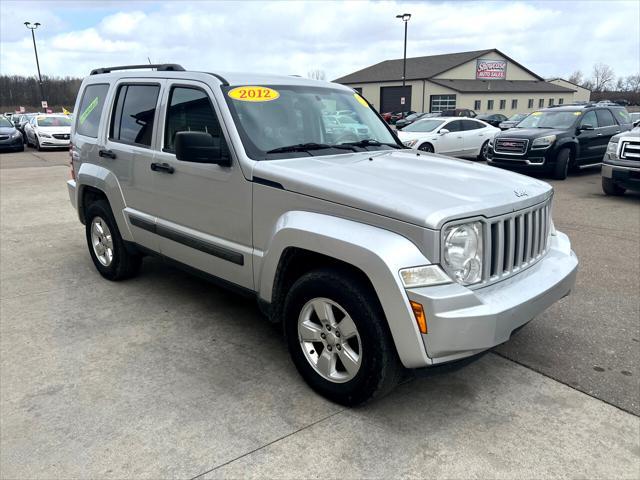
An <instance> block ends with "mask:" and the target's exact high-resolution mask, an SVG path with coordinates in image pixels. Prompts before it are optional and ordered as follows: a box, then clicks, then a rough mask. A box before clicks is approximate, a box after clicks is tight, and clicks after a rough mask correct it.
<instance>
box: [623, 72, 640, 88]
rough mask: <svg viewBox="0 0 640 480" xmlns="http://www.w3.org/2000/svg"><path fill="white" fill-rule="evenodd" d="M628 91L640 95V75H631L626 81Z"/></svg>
mask: <svg viewBox="0 0 640 480" xmlns="http://www.w3.org/2000/svg"><path fill="white" fill-rule="evenodd" d="M624 83H625V86H626V90H627V91H628V92H634V93H639V92H640V73H636V74H635V75H629V76H628V77H627V78H625V80H624Z"/></svg>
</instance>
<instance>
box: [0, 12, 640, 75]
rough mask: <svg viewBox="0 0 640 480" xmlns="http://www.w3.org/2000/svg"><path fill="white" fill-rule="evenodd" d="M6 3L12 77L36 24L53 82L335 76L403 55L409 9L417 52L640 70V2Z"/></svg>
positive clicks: (4, 48) (26, 70)
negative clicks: (177, 75) (111, 76)
mask: <svg viewBox="0 0 640 480" xmlns="http://www.w3.org/2000/svg"><path fill="white" fill-rule="evenodd" d="M0 8H1V9H2V21H1V24H0V26H1V29H0V35H1V36H0V69H1V71H2V73H17V74H28V75H31V74H33V71H34V65H33V63H34V61H33V52H32V45H31V44H30V38H29V32H28V31H26V29H25V28H24V26H22V22H23V21H24V20H23V18H26V19H29V18H33V19H34V20H32V21H35V20H37V19H36V17H37V18H39V19H42V20H38V21H41V23H42V24H43V26H42V27H41V28H40V29H39V30H38V32H37V35H38V48H39V53H40V58H41V66H42V71H43V73H45V74H48V75H62V76H65V75H77V76H84V75H86V74H87V72H88V71H90V70H91V69H92V68H95V67H98V66H105V65H113V64H131V63H146V62H147V58H150V59H151V60H152V61H153V62H172V63H180V64H183V65H184V66H185V67H186V68H191V69H194V70H206V71H259V72H272V73H273V72H275V73H283V74H299V75H306V74H307V72H308V71H309V70H313V69H321V70H324V71H325V72H326V75H327V78H336V77H339V76H341V75H344V74H347V73H350V72H352V71H355V70H358V69H361V68H364V67H366V66H368V65H371V64H374V63H377V62H380V61H382V60H385V59H389V58H399V57H401V56H402V50H403V26H402V22H400V21H399V20H398V19H396V18H395V15H396V14H398V13H404V12H405V11H408V12H411V14H412V18H411V20H410V22H409V42H408V49H407V50H408V51H407V54H408V56H421V55H431V54H438V53H448V52H455V51H464V50H479V49H484V48H493V47H495V48H498V49H500V50H502V51H504V52H505V53H506V54H507V55H509V56H511V57H512V58H514V59H515V60H517V61H519V62H521V63H523V64H524V65H525V66H527V67H528V68H530V69H532V70H533V71H535V72H537V73H539V74H540V75H542V76H556V75H568V74H569V73H571V72H572V71H573V70H576V69H582V70H583V71H585V72H589V71H590V70H591V66H592V65H593V64H594V63H596V62H604V63H608V64H609V65H611V66H612V67H613V69H614V70H615V71H616V73H618V74H623V75H629V74H631V73H635V72H637V71H639V70H640V65H639V63H640V60H639V58H640V47H639V43H640V42H639V40H640V38H639V37H640V33H639V27H638V25H639V24H640V4H638V3H637V2H622V3H615V4H614V2H601V3H599V2H577V1H576V2H500V1H497V2H465V3H460V2H438V3H434V2H419V3H410V2H409V3H407V2H402V3H399V2H391V1H387V2H374V1H357V2H328V1H323V2H306V3H304V2H284V1H282V2H272V3H265V2H249V1H246V2H208V1H198V2H153V3H151V2H134V1H132V2H126V3H124V2H109V1H105V2H86V3H85V2H28V1H22V2H19V3H18V2H10V1H6V0H3V1H2V3H1V4H0ZM611 12H616V13H615V15H610V13H611ZM634 20H638V21H634ZM612 52H615V54H612Z"/></svg>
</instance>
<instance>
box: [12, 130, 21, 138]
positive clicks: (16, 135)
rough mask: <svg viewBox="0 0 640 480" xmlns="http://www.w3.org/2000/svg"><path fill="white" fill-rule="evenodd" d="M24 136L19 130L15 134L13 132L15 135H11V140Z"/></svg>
mask: <svg viewBox="0 0 640 480" xmlns="http://www.w3.org/2000/svg"><path fill="white" fill-rule="evenodd" d="M21 136H22V134H21V133H20V131H19V130H16V131H15V132H13V135H11V138H18V137H21Z"/></svg>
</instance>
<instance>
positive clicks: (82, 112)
mask: <svg viewBox="0 0 640 480" xmlns="http://www.w3.org/2000/svg"><path fill="white" fill-rule="evenodd" d="M108 91H109V84H108V83H99V84H93V85H87V87H86V88H85V89H84V92H83V93H82V100H81V101H80V108H79V110H78V113H77V120H76V133H79V134H80V135H86V136H87V137H93V138H97V137H98V128H99V127H100V116H101V115H102V109H103V108H104V100H105V97H106V96H107V92H108Z"/></svg>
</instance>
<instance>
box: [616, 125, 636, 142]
mask: <svg viewBox="0 0 640 480" xmlns="http://www.w3.org/2000/svg"><path fill="white" fill-rule="evenodd" d="M621 138H624V139H627V140H630V139H633V140H640V127H635V128H632V129H631V130H627V131H625V132H621V133H618V134H617V135H614V136H613V137H611V140H619V139H621Z"/></svg>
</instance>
